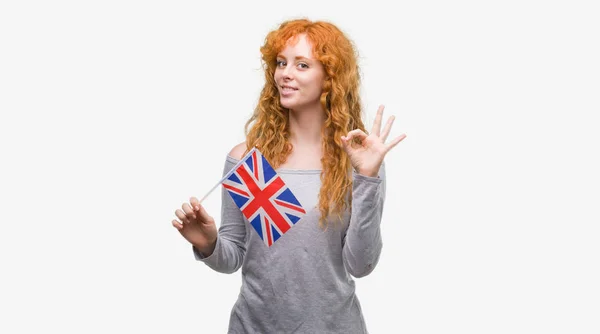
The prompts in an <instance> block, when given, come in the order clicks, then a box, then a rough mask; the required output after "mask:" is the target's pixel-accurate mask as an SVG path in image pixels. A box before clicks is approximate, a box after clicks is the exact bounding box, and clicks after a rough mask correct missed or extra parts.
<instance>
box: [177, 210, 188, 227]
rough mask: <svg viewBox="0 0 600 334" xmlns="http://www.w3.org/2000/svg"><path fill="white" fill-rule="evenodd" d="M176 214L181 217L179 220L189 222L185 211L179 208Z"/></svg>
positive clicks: (184, 222)
mask: <svg viewBox="0 0 600 334" xmlns="http://www.w3.org/2000/svg"><path fill="white" fill-rule="evenodd" d="M175 216H177V218H179V220H181V222H182V223H183V224H187V223H189V221H188V218H187V217H186V215H185V213H183V211H181V210H179V209H177V210H175Z"/></svg>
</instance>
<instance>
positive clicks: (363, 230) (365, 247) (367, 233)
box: [342, 163, 386, 278]
mask: <svg viewBox="0 0 600 334" xmlns="http://www.w3.org/2000/svg"><path fill="white" fill-rule="evenodd" d="M385 186H386V184H385V164H384V163H383V164H382V165H381V167H380V168H379V175H378V177H368V176H364V175H360V174H358V173H356V172H355V171H353V184H352V210H351V216H350V225H349V226H348V230H347V232H346V236H345V237H344V246H343V250H342V257H343V260H344V265H345V266H346V268H347V270H348V272H349V273H350V274H351V275H352V276H354V277H357V278H359V277H363V276H366V275H368V274H370V273H371V272H372V271H373V269H375V266H376V265H377V262H378V261H379V255H380V254H381V248H382V240H381V228H380V225H381V216H382V213H383V204H384V202H385Z"/></svg>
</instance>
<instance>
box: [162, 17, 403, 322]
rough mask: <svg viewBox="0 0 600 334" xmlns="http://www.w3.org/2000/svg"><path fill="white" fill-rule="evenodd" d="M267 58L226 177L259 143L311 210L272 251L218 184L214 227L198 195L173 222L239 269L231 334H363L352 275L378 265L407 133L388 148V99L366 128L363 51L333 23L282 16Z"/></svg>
mask: <svg viewBox="0 0 600 334" xmlns="http://www.w3.org/2000/svg"><path fill="white" fill-rule="evenodd" d="M261 53H262V59H263V62H264V70H265V79H266V83H265V86H264V88H263V90H262V92H261V96H260V100H259V103H258V105H257V107H256V109H255V112H254V114H253V116H252V117H251V118H250V120H248V123H246V128H245V131H246V141H245V142H244V143H241V144H239V145H237V146H235V147H234V148H233V149H232V150H231V152H229V154H228V155H227V157H226V161H225V167H224V171H223V172H224V174H225V173H227V172H229V171H230V170H231V169H232V168H233V167H234V165H235V164H236V163H237V162H238V161H239V160H240V159H241V158H242V157H243V156H244V155H245V153H247V152H248V151H249V150H250V149H252V148H253V147H257V148H258V149H259V150H260V151H261V153H262V154H263V156H264V157H265V158H266V159H267V161H269V163H270V164H271V165H272V166H273V168H275V170H276V171H277V172H278V173H279V175H280V176H281V178H282V179H283V180H284V182H285V183H286V184H287V185H288V186H289V188H290V189H291V190H292V191H293V193H294V195H295V196H296V198H297V199H298V201H299V202H300V203H301V204H302V206H303V207H304V208H305V209H306V211H307V213H306V215H305V216H304V217H303V218H302V219H301V220H300V221H298V222H297V223H296V224H295V225H294V226H293V228H291V229H290V230H289V231H288V232H286V233H285V235H283V236H282V237H281V238H280V239H279V240H278V241H277V242H275V243H274V244H273V245H272V246H270V247H268V246H266V245H265V244H264V242H263V241H262V239H261V238H260V237H259V236H258V234H257V233H256V231H255V230H253V229H252V227H251V226H250V224H249V223H248V222H247V221H246V220H245V218H244V217H243V215H242V213H241V211H240V209H239V208H238V207H237V206H236V205H235V203H234V202H233V200H232V198H231V197H230V196H229V194H228V193H227V192H226V190H223V192H222V215H221V219H222V220H221V224H220V227H219V230H218V232H217V229H216V224H215V221H214V219H213V218H212V217H211V216H209V214H208V213H207V212H206V211H205V210H204V208H203V207H202V206H201V205H200V204H199V203H198V200H197V199H196V198H191V199H190V202H189V203H184V204H183V205H182V208H181V209H178V210H177V211H176V212H175V214H176V216H177V217H178V218H179V220H173V226H174V227H175V228H177V229H178V230H179V232H180V233H181V235H182V236H183V237H184V238H185V239H186V240H187V241H189V242H190V243H191V244H192V246H193V247H192V248H193V252H194V255H195V257H196V259H197V260H199V261H202V262H204V263H205V264H206V265H208V266H209V267H211V268H212V269H214V270H216V271H219V272H223V273H233V272H235V271H236V270H238V269H239V268H240V267H241V268H242V288H241V290H240V294H239V298H238V300H237V302H236V303H235V305H234V307H233V310H232V312H231V318H230V323H229V332H230V333H345V334H347V333H367V329H366V325H365V322H364V319H363V316H362V312H361V308H360V303H359V301H358V299H357V297H356V295H355V288H354V280H353V278H352V276H354V277H356V278H358V277H362V276H365V275H368V274H369V273H371V271H373V269H374V268H375V265H376V264H377V262H378V259H379V255H380V253H381V247H382V241H381V234H380V223H381V214H382V211H383V204H384V199H385V167H384V166H385V165H384V164H383V159H384V157H385V155H386V153H388V152H389V151H390V149H392V148H393V147H394V146H395V145H397V144H398V143H399V142H400V141H401V140H403V139H404V138H405V137H406V135H401V136H399V137H397V138H395V139H393V140H391V141H389V142H387V143H386V138H387V136H388V134H389V133H390V129H391V126H392V123H393V120H394V118H393V117H390V118H389V120H388V121H387V123H386V124H385V126H384V128H383V130H382V129H381V123H382V114H383V106H380V107H379V110H378V111H377V115H376V118H375V121H374V125H373V128H372V130H371V132H370V133H369V134H367V133H366V130H365V129H364V125H363V122H362V120H361V102H360V97H359V79H360V76H359V68H358V66H357V59H356V51H355V49H354V47H353V45H352V42H351V41H350V40H349V39H348V38H347V37H346V36H345V35H344V33H343V32H341V31H340V30H339V29H338V28H337V27H336V26H334V25H332V24H330V23H327V22H311V21H308V20H292V21H287V22H284V23H282V24H281V25H280V27H279V28H278V29H276V30H274V31H272V32H270V33H269V34H268V35H267V37H266V40H265V44H264V45H263V47H262V48H261Z"/></svg>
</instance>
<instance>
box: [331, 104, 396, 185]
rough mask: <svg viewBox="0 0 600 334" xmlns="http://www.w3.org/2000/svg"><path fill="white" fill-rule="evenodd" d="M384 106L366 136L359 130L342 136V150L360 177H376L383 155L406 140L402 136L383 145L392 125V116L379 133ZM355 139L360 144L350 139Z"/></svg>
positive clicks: (378, 111)
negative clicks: (358, 140)
mask: <svg viewBox="0 0 600 334" xmlns="http://www.w3.org/2000/svg"><path fill="white" fill-rule="evenodd" d="M383 109H384V106H383V105H380V106H379V109H377V115H376V116H375V123H374V124H373V129H372V130H371V133H370V134H369V135H367V134H366V133H365V132H364V131H362V130H360V129H355V130H352V131H350V132H348V134H347V135H346V136H342V144H343V147H344V150H345V151H346V153H347V154H348V156H349V157H350V162H351V163H352V167H354V169H355V170H356V171H357V172H358V173H359V174H362V175H365V176H371V177H376V176H377V175H378V173H379V167H381V163H382V162H383V158H384V157H385V155H386V154H387V153H388V152H389V151H390V150H391V149H392V148H393V147H394V146H396V145H398V143H399V142H401V141H402V140H403V139H404V138H406V134H402V135H400V136H398V137H396V138H394V139H393V140H392V141H390V142H389V143H387V144H386V143H385V140H386V139H387V136H388V135H389V134H390V130H391V128H392V123H394V116H391V117H390V118H389V119H388V121H387V123H386V124H385V128H383V132H382V133H381V134H380V131H381V118H382V117H383ZM354 137H357V138H359V139H360V140H361V142H362V144H360V145H358V144H356V143H353V142H352V139H353V138H354Z"/></svg>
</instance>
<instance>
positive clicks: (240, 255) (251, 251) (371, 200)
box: [193, 156, 385, 334]
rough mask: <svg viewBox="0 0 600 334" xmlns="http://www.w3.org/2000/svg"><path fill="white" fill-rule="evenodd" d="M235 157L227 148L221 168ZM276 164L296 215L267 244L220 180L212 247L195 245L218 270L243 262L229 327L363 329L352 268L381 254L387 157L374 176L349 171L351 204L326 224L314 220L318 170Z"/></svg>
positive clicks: (366, 267)
mask: <svg viewBox="0 0 600 334" xmlns="http://www.w3.org/2000/svg"><path fill="white" fill-rule="evenodd" d="M238 161H239V160H236V159H234V158H232V157H231V156H227V159H226V161H225V167H224V170H223V175H225V174H226V173H227V172H229V171H230V170H231V168H233V166H234V165H235V164H236V163H237V162H238ZM276 171H277V173H278V174H279V176H280V177H281V178H282V179H283V181H284V182H285V183H286V184H287V185H288V187H289V188H290V190H291V191H292V192H293V193H294V195H295V196H296V198H297V199H298V201H299V202H300V203H301V204H302V206H303V207H304V209H305V210H306V211H307V212H306V215H305V216H304V217H303V218H302V219H301V220H299V221H298V222H297V223H296V224H295V225H294V226H293V227H292V228H291V229H290V230H289V231H287V232H286V233H285V234H283V235H282V236H281V238H279V239H278V240H277V241H276V242H274V243H273V245H272V246H271V247H267V246H266V245H265V244H264V242H263V241H262V240H261V239H260V237H259V236H258V233H257V232H256V231H255V230H254V229H253V228H252V226H250V224H249V223H248V222H247V220H246V219H245V218H244V216H243V215H242V212H241V211H240V209H239V208H238V207H237V206H236V205H235V203H234V202H233V200H232V199H231V196H230V195H229V194H228V193H227V191H226V190H225V189H224V188H222V193H221V196H222V207H221V224H220V226H219V234H218V238H217V244H216V247H215V250H214V252H213V253H212V254H211V255H210V256H208V257H206V258H204V257H203V256H202V255H201V254H200V253H199V252H198V251H197V250H196V249H195V248H193V251H194V255H195V257H196V259H197V260H199V261H202V262H204V263H205V264H206V265H208V266H209V267H210V268H212V269H214V270H216V271H218V272H222V273H233V272H235V271H236V270H238V269H239V268H240V267H241V268H242V287H241V290H240V294H239V297H238V299H237V302H236V303H235V305H234V306H233V309H232V311H231V317H230V321H229V331H228V333H236V334H242V333H252V334H254V333H261V334H262V333H277V334H280V333H319V334H321V333H344V334H351V333H367V329H366V325H365V321H364V319H363V316H362V311H361V307H360V303H359V301H358V299H357V297H356V294H355V286H354V280H353V278H352V276H354V277H357V278H358V277H363V276H365V275H368V274H369V273H371V271H373V269H374V268H375V266H376V264H377V262H378V260H379V255H380V253H381V247H382V243H381V230H380V223H381V214H382V211H383V203H384V200H385V164H383V165H382V166H381V168H380V170H379V177H367V176H363V175H360V174H357V173H355V172H353V189H352V197H353V199H352V210H351V212H348V211H346V212H345V213H344V215H343V222H342V224H341V226H340V224H339V221H338V222H337V225H334V224H333V222H334V220H336V219H337V218H336V217H330V218H329V222H330V225H329V227H328V228H327V229H326V230H323V229H321V228H320V227H319V215H320V212H319V209H318V194H319V190H320V187H321V180H320V174H321V170H294V169H277V170H276ZM351 275H352V276H351Z"/></svg>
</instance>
